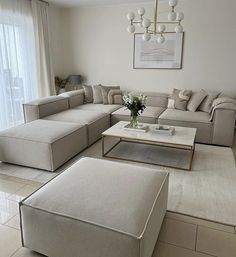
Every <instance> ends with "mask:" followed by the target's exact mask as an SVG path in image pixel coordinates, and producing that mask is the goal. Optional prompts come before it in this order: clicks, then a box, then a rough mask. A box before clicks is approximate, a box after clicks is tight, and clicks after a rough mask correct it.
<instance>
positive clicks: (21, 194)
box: [8, 185, 41, 202]
mask: <svg viewBox="0 0 236 257" xmlns="http://www.w3.org/2000/svg"><path fill="white" fill-rule="evenodd" d="M40 186H41V185H40ZM40 186H32V185H25V186H23V187H21V188H20V189H19V190H17V191H16V192H15V193H14V194H11V195H10V196H8V199H9V200H13V201H17V202H19V201H21V200H22V199H24V198H25V197H26V196H28V195H30V194H32V193H33V192H34V191H36V190H37V189H38V188H39V187H40Z"/></svg>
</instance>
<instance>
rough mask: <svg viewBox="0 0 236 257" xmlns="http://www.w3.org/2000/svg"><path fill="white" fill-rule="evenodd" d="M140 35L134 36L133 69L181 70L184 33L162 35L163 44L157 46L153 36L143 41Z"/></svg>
mask: <svg viewBox="0 0 236 257" xmlns="http://www.w3.org/2000/svg"><path fill="white" fill-rule="evenodd" d="M142 35H143V34H142V33H135V34H134V52H133V68H134V69H182V59H183V45H184V32H182V33H175V32H166V33H163V35H164V37H165V42H164V43H163V44H158V43H157V41H156V38H155V37H153V36H152V38H151V40H150V41H144V40H143V39H142Z"/></svg>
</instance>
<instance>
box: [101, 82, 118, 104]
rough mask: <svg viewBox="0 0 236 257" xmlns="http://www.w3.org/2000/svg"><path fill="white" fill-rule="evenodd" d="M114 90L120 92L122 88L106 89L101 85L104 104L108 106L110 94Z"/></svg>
mask: <svg viewBox="0 0 236 257" xmlns="http://www.w3.org/2000/svg"><path fill="white" fill-rule="evenodd" d="M114 89H118V90H119V89H120V87H106V86H102V85H101V91H102V100H103V104H108V93H109V91H110V90H114Z"/></svg>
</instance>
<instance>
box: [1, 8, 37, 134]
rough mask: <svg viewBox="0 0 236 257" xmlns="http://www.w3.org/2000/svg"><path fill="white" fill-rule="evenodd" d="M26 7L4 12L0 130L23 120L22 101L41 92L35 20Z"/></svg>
mask: <svg viewBox="0 0 236 257" xmlns="http://www.w3.org/2000/svg"><path fill="white" fill-rule="evenodd" d="M26 8H27V11H25V12H24V11H23V12H22V9H21V12H19V13H18V12H17V11H16V10H14V11H9V10H8V9H6V10H1V14H0V130H3V129H6V128H9V127H12V126H15V125H18V124H21V123H23V120H24V117H23V107H22V104H23V103H24V102H26V101H30V100H32V99H35V98H37V96H38V93H37V88H38V87H37V78H36V76H37V75H36V74H37V73H36V53H35V43H34V30H33V21H32V17H31V16H30V15H29V7H28V6H26Z"/></svg>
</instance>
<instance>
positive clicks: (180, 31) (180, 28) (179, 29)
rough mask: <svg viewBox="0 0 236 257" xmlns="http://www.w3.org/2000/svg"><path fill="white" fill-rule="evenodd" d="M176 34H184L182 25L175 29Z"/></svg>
mask: <svg viewBox="0 0 236 257" xmlns="http://www.w3.org/2000/svg"><path fill="white" fill-rule="evenodd" d="M175 32H176V33H182V32H183V27H182V26H181V25H177V26H176V27H175Z"/></svg>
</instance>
